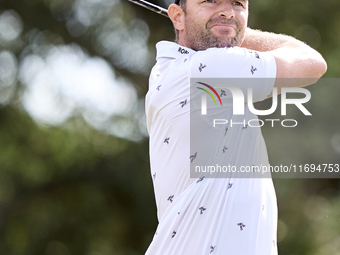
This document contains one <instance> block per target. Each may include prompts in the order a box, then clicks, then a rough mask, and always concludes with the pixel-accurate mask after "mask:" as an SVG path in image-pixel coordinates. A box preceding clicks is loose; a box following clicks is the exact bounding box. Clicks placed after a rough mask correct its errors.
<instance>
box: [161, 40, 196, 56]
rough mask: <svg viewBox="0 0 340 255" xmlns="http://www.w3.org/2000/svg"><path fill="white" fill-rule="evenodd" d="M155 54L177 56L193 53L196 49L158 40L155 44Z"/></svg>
mask: <svg viewBox="0 0 340 255" xmlns="http://www.w3.org/2000/svg"><path fill="white" fill-rule="evenodd" d="M156 49H157V56H156V59H159V58H178V57H181V56H183V55H184V56H186V55H193V54H195V53H196V51H194V50H192V49H190V48H187V47H184V46H182V45H179V44H177V43H175V42H169V41H160V42H158V43H157V44H156Z"/></svg>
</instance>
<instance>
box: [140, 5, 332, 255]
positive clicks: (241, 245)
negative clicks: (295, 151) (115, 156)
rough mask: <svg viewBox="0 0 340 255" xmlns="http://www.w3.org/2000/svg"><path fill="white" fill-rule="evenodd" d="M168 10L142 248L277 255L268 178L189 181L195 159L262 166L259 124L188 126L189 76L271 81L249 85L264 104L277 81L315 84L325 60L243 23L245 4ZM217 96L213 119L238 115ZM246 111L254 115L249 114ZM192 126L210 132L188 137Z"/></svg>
mask: <svg viewBox="0 0 340 255" xmlns="http://www.w3.org/2000/svg"><path fill="white" fill-rule="evenodd" d="M168 13H169V17H170V19H171V21H172V22H173V25H174V27H175V30H176V43H172V42H160V43H158V44H157V63H156V65H155V66H154V68H153V70H152V72H151V75H150V85H149V91H148V94H147V96H146V115H147V126H148V131H149V134H150V163H151V174H152V179H153V183H154V190H155V198H156V204H157V213H158V220H159V225H158V227H157V230H156V233H155V235H154V238H153V241H152V243H151V244H150V246H149V248H148V250H147V252H146V254H147V255H172V254H173V255H203V254H213V255H216V254H218V255H221V254H223V255H229V254H230V255H269V254H277V244H276V225H277V205H276V196H275V191H274V188H273V184H272V181H271V179H270V178H262V179H260V178H234V177H235V176H233V175H230V176H229V177H228V178H206V177H208V176H205V175H201V176H199V178H190V164H191V163H192V162H195V161H197V162H200V163H201V164H214V163H216V160H217V159H221V160H222V161H223V163H224V164H232V165H237V166H242V165H243V164H248V165H251V164H268V156H267V151H266V147H265V144H264V141H263V137H262V134H261V132H260V128H247V127H245V126H243V127H242V126H237V127H235V128H229V129H223V130H222V129H221V130H217V131H216V132H211V127H210V126H209V125H205V123H204V121H203V122H199V121H198V122H195V123H191V122H190V117H191V116H190V107H189V105H190V104H191V103H192V102H193V101H192V100H193V99H192V98H190V88H189V87H190V78H228V77H233V78H266V79H267V78H268V82H265V83H264V84H263V85H261V86H253V97H254V99H255V101H262V100H264V99H266V98H267V97H268V96H269V95H270V94H271V91H272V89H273V86H275V87H277V88H278V89H279V88H280V87H288V86H300V87H302V86H307V85H309V84H312V83H314V82H315V81H316V80H317V79H319V78H320V77H321V76H322V75H323V74H324V73H325V72H326V69H327V65H326V63H325V61H324V59H323V58H322V56H321V55H320V54H319V53H318V52H316V51H315V50H313V49H312V48H310V47H309V46H307V45H306V44H304V43H302V42H300V41H298V40H296V39H294V38H292V37H289V36H285V35H278V34H273V33H267V32H261V31H256V30H252V29H250V28H247V20H248V1H247V0H242V1H234V0H179V1H178V0H177V1H176V3H175V4H171V5H170V6H169V9H168ZM278 78H309V79H294V82H292V80H293V79H291V80H289V79H278ZM250 86H252V85H250ZM218 92H219V93H221V96H222V95H223V93H222V91H221V90H220V91H218ZM222 100H224V101H223V105H226V108H218V109H217V108H216V109H217V110H216V115H217V116H223V118H227V119H232V118H235V116H233V114H232V108H231V107H230V105H232V104H231V102H232V101H231V100H232V99H231V98H230V97H228V96H226V97H225V98H222ZM210 110H211V109H210ZM214 114H215V112H214ZM243 117H244V118H245V119H254V118H257V117H256V116H254V115H253V114H252V113H250V112H249V110H248V111H246V112H245V115H244V116H243ZM190 125H192V126H194V125H198V126H200V128H201V130H204V131H205V132H204V133H206V134H208V135H205V136H202V138H201V139H198V140H195V142H193V141H191V140H190ZM190 142H191V143H190Z"/></svg>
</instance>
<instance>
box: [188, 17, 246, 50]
mask: <svg viewBox="0 0 340 255" xmlns="http://www.w3.org/2000/svg"><path fill="white" fill-rule="evenodd" d="M216 23H222V24H229V25H234V26H235V27H236V35H235V36H234V37H232V36H228V37H218V36H216V35H214V34H213V33H212V31H211V28H212V27H213V25H214V24H216ZM189 24H191V25H189ZM192 24H195V25H192ZM185 30H186V44H187V45H186V46H187V47H188V48H191V49H193V50H196V51H199V50H206V49H209V48H225V47H228V48H229V47H234V46H241V44H242V41H243V39H244V34H245V28H242V26H241V25H240V23H239V22H238V21H237V20H235V19H229V20H227V19H225V18H214V19H211V20H209V22H208V23H207V24H206V27H205V29H202V28H200V27H199V25H197V23H195V22H194V21H193V20H191V19H190V18H189V17H187V20H186V22H185Z"/></svg>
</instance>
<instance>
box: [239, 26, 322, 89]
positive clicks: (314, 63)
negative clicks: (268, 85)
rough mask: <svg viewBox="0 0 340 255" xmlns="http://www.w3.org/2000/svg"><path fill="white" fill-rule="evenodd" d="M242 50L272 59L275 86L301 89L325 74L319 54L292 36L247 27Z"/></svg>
mask: <svg viewBox="0 0 340 255" xmlns="http://www.w3.org/2000/svg"><path fill="white" fill-rule="evenodd" d="M241 47H244V48H248V49H252V50H257V51H263V52H269V53H270V54H272V55H273V56H274V58H275V61H276V67H277V73H276V78H279V79H277V80H276V82H275V87H279V88H280V87H304V86H307V85H310V84H313V83H315V82H317V80H318V79H319V78H320V77H321V76H322V75H323V74H324V73H325V72H326V71H327V63H326V61H325V60H324V59H323V57H322V56H321V54H320V53H318V52H317V51H316V50H314V49H313V48H311V47H309V46H308V45H307V44H305V43H303V42H301V41H299V40H297V39H295V38H293V37H291V36H287V35H281V34H274V33H269V32H262V31H260V30H253V29H250V28H247V30H246V35H245V39H244V41H243V43H242V45H241ZM280 78H281V79H280ZM282 78H284V79H282ZM287 78H289V79H287Z"/></svg>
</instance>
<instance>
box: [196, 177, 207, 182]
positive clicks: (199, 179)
mask: <svg viewBox="0 0 340 255" xmlns="http://www.w3.org/2000/svg"><path fill="white" fill-rule="evenodd" d="M204 178H205V176H202V177H200V178H198V180H197V182H196V183H199V182H201V181H203V179H204Z"/></svg>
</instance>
